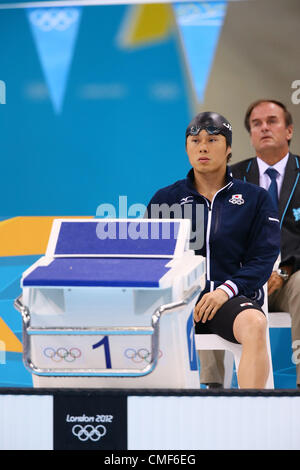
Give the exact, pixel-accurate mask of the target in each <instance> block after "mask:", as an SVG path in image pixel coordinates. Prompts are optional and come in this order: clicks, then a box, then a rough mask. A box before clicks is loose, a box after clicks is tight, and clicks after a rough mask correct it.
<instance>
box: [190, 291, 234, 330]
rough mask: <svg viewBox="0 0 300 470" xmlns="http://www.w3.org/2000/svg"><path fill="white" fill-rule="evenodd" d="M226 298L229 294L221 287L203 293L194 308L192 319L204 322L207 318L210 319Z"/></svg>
mask: <svg viewBox="0 0 300 470" xmlns="http://www.w3.org/2000/svg"><path fill="white" fill-rule="evenodd" d="M228 299H229V296H228V295H227V294H226V292H225V291H223V290H222V289H216V290H214V291H212V292H208V293H207V294H204V296H203V297H202V299H201V300H200V302H198V303H197V305H196V306H195V308H194V321H195V322H199V321H201V322H202V323H205V322H206V321H207V320H211V319H212V318H213V317H214V316H215V314H216V313H217V311H218V310H219V308H220V307H222V305H224V304H225V302H227V300H228Z"/></svg>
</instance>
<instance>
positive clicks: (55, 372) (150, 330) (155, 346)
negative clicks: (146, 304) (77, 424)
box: [14, 286, 201, 377]
mask: <svg viewBox="0 0 300 470" xmlns="http://www.w3.org/2000/svg"><path fill="white" fill-rule="evenodd" d="M200 291H201V287H200V286H194V287H192V288H191V289H189V290H188V291H186V292H184V297H183V298H182V299H181V300H179V301H177V302H172V303H169V304H164V305H161V306H160V307H158V308H157V309H156V310H155V311H154V313H153V314H152V317H151V327H138V326H132V327H105V328H102V327H95V328H71V327H68V328H32V327H30V319H31V318H30V311H29V308H28V307H26V306H25V305H24V304H23V303H22V295H20V296H19V297H18V298H17V299H15V301H14V307H15V308H16V310H18V311H19V312H20V313H21V315H22V319H23V361H24V365H25V367H26V368H27V369H28V370H29V372H31V373H33V374H35V375H39V376H47V377H143V376H145V375H148V374H150V373H151V372H152V371H153V370H154V369H155V367H156V366H157V362H158V356H159V325H160V318H161V316H162V315H164V314H165V313H171V312H174V311H177V310H180V309H182V308H184V307H185V306H187V305H188V304H189V303H190V302H191V301H192V300H193V299H194V298H195V297H196V296H197V295H199V294H200ZM34 335H107V336H110V335H151V361H150V362H149V364H147V366H146V367H144V369H70V368H69V369H68V368H66V369H63V370H62V369H45V368H43V369H42V368H39V367H37V366H35V365H34V364H33V362H32V360H31V345H30V336H34Z"/></svg>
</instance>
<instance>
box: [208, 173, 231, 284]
mask: <svg viewBox="0 0 300 470" xmlns="http://www.w3.org/2000/svg"><path fill="white" fill-rule="evenodd" d="M232 184H233V183H232V182H230V183H228V184H227V185H226V186H224V187H223V188H221V189H219V191H217V192H216V194H215V195H214V197H213V199H212V201H211V203H210V202H209V201H208V199H206V198H204V199H205V201H206V205H207V208H208V219H207V229H206V280H207V281H209V283H210V292H212V291H213V290H214V282H213V281H211V280H210V247H209V239H210V231H211V219H212V210H213V204H214V201H215V198H216V196H217V195H218V194H219V193H220V192H221V191H223V189H226V188H229V187H230V186H232Z"/></svg>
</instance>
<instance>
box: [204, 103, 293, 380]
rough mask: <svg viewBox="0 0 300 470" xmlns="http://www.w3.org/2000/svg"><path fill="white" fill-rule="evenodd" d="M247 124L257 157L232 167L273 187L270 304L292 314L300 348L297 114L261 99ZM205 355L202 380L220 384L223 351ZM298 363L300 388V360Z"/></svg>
mask: <svg viewBox="0 0 300 470" xmlns="http://www.w3.org/2000/svg"><path fill="white" fill-rule="evenodd" d="M245 127H246V129H247V131H248V132H249V134H250V139H251V143H252V145H253V147H254V149H255V152H256V156H255V157H253V158H250V159H247V160H244V161H241V162H239V163H236V164H234V165H232V166H231V170H232V174H233V177H234V178H239V179H242V180H244V181H248V182H250V183H254V184H257V185H259V186H262V187H263V188H265V189H266V190H268V191H269V192H270V194H271V196H272V198H273V200H274V204H275V205H276V207H277V208H278V215H279V220H280V227H281V260H280V263H279V265H278V267H276V269H275V268H274V271H273V273H272V275H271V277H270V279H269V281H268V304H269V310H270V311H287V312H289V313H290V314H291V320H292V347H293V349H294V350H297V349H299V346H300V158H299V157H298V156H297V155H293V154H292V153H291V152H290V151H289V146H290V142H291V139H292V135H293V122H292V116H291V114H290V112H289V111H288V110H287V109H286V107H285V105H284V104H282V103H281V102H279V101H276V100H258V101H255V102H254V103H252V104H251V105H250V106H249V108H248V110H247V112H246V115H245ZM296 357H297V356H296ZM200 359H201V367H202V366H203V369H202V372H201V382H202V383H207V384H212V383H215V385H217V384H218V383H219V384H220V382H222V380H223V375H222V374H223V363H222V359H223V356H222V354H220V352H215V351H212V352H210V351H205V352H203V353H201V355H200ZM297 362H298V361H297ZM299 362H300V361H299ZM296 367H297V386H298V387H300V364H297V365H296Z"/></svg>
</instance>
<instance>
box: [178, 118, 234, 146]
mask: <svg viewBox="0 0 300 470" xmlns="http://www.w3.org/2000/svg"><path fill="white" fill-rule="evenodd" d="M201 130H206V131H207V132H208V133H209V134H222V135H224V137H225V138H226V143H227V145H230V147H231V143H232V127H231V124H230V123H229V122H228V121H227V119H225V118H224V116H222V115H221V114H218V113H212V112H205V113H199V114H197V116H195V117H194V119H193V120H192V121H191V122H190V124H189V125H188V127H187V129H186V131H185V140H186V139H187V138H188V136H189V135H197V134H199V132H200V131H201Z"/></svg>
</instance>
